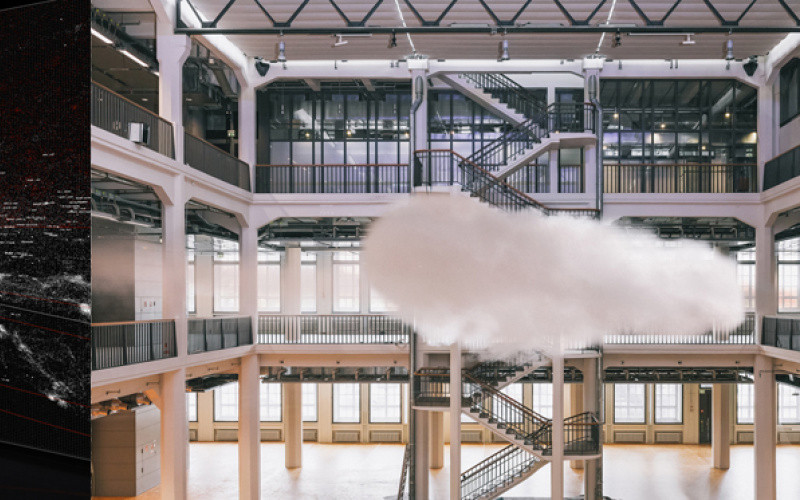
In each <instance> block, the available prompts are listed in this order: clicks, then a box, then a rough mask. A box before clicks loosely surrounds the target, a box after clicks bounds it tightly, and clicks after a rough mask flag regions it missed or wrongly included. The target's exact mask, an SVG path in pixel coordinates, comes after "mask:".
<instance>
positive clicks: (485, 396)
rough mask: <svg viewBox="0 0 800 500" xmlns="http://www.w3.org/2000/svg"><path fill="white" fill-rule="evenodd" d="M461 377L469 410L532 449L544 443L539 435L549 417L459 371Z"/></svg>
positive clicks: (547, 422)
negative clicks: (468, 400)
mask: <svg viewBox="0 0 800 500" xmlns="http://www.w3.org/2000/svg"><path fill="white" fill-rule="evenodd" d="M462 379H463V382H462V391H463V392H462V394H463V396H465V397H467V398H469V399H470V405H469V412H470V413H477V414H478V417H479V418H486V419H490V420H491V421H493V422H494V423H495V424H496V425H497V426H498V428H500V429H505V431H506V433H507V434H511V435H513V436H514V437H515V438H516V439H519V440H522V441H524V442H525V444H526V445H529V446H531V447H533V448H534V449H544V448H545V446H546V443H544V442H542V441H541V440H540V439H539V436H540V434H541V431H542V429H544V428H545V427H547V426H549V425H550V420H549V419H547V418H545V417H543V416H541V415H539V414H538V413H536V412H534V411H533V410H531V409H530V408H527V407H526V406H524V405H523V404H522V403H520V402H518V401H516V400H514V399H513V398H511V397H509V396H507V395H506V394H503V393H502V392H500V391H498V390H497V389H494V388H493V387H491V386H489V385H487V384H484V383H483V382H481V381H480V380H478V379H476V378H474V377H472V376H470V375H469V374H468V373H464V374H462Z"/></svg>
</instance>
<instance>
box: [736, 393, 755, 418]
mask: <svg viewBox="0 0 800 500" xmlns="http://www.w3.org/2000/svg"><path fill="white" fill-rule="evenodd" d="M743 387H747V388H748V392H749V394H748V396H749V399H750V405H749V406H748V408H749V412H750V414H751V417H750V418H751V419H750V421H749V422H747V421H743V420H742V418H741V416H742V412H741V409H742V405H741V404H740V399H741V398H740V395H741V392H740V390H739V389H740V388H743ZM754 393H755V391H754V384H741V383H739V384H736V425H754V424H755V394H754Z"/></svg>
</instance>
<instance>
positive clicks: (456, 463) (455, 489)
mask: <svg viewBox="0 0 800 500" xmlns="http://www.w3.org/2000/svg"><path fill="white" fill-rule="evenodd" d="M450 500H461V346H460V345H459V343H458V342H455V343H453V344H452V345H451V346H450Z"/></svg>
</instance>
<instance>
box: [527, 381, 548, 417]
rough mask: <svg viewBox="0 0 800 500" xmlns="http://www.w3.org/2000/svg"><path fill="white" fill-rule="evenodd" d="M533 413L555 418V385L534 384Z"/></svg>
mask: <svg viewBox="0 0 800 500" xmlns="http://www.w3.org/2000/svg"><path fill="white" fill-rule="evenodd" d="M532 409H533V411H535V412H536V413H538V414H539V415H541V416H543V417H545V418H553V384H533V408H532Z"/></svg>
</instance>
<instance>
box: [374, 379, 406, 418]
mask: <svg viewBox="0 0 800 500" xmlns="http://www.w3.org/2000/svg"><path fill="white" fill-rule="evenodd" d="M400 388H401V384H370V385H369V420H370V422H373V423H400V419H401V415H402V409H403V402H402V399H401V396H400V393H401V391H400Z"/></svg>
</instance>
